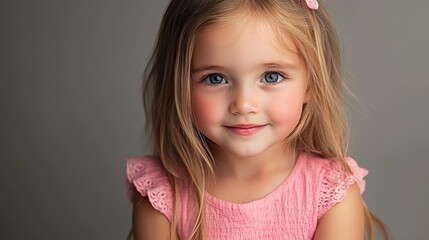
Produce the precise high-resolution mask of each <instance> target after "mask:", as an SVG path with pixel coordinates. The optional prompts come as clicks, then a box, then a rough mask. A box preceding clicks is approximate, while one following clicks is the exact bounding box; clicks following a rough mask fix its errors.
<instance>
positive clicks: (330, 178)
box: [303, 154, 368, 219]
mask: <svg viewBox="0 0 429 240" xmlns="http://www.w3.org/2000/svg"><path fill="white" fill-rule="evenodd" d="M303 160H304V161H305V162H304V164H305V167H304V168H303V169H304V170H303V171H305V175H306V176H307V178H310V179H311V182H313V184H314V186H315V197H316V201H317V215H318V216H317V219H320V218H321V217H322V216H323V215H324V214H325V213H326V212H327V211H328V210H329V209H331V208H332V207H333V206H334V205H336V204H337V203H339V202H342V201H343V200H344V199H345V198H346V196H347V193H348V192H349V190H350V189H356V190H357V192H358V193H359V198H360V194H361V193H363V191H365V179H364V177H365V176H366V175H367V174H368V170H366V169H364V168H361V167H359V166H358V164H357V162H356V161H355V160H354V159H353V158H351V157H347V158H346V163H347V165H348V167H349V169H350V170H351V171H347V170H346V169H344V168H343V166H342V165H341V163H340V162H339V161H337V160H335V159H326V158H320V157H316V156H312V155H310V154H306V156H305V157H304V159H303ZM352 186H354V187H353V188H352Z"/></svg>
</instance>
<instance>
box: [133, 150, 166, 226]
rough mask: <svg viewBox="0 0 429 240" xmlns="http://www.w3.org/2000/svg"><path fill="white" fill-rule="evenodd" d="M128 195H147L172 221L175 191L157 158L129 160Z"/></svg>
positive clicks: (154, 205)
mask: <svg viewBox="0 0 429 240" xmlns="http://www.w3.org/2000/svg"><path fill="white" fill-rule="evenodd" d="M127 186H128V196H129V198H130V200H131V201H132V200H133V199H134V197H135V194H141V196H143V197H145V196H147V197H148V198H149V201H150V203H151V204H152V206H153V208H154V209H156V210H158V211H159V212H161V213H162V214H164V215H165V216H166V217H167V218H168V220H170V221H171V217H172V215H173V210H172V209H173V191H172V187H171V185H170V182H169V181H168V177H167V174H166V172H165V170H164V168H163V167H162V165H161V162H160V160H159V159H157V158H152V157H145V158H130V159H128V160H127Z"/></svg>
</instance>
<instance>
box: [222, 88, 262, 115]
mask: <svg viewBox="0 0 429 240" xmlns="http://www.w3.org/2000/svg"><path fill="white" fill-rule="evenodd" d="M257 100H258V98H257V96H256V92H255V91H253V90H252V89H250V88H244V87H239V88H237V89H235V90H234V91H233V92H232V95H231V103H230V105H229V109H228V110H229V112H230V113H231V114H234V115H246V114H250V113H256V112H257V111H258V102H257Z"/></svg>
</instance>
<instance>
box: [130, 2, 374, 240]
mask: <svg viewBox="0 0 429 240" xmlns="http://www.w3.org/2000/svg"><path fill="white" fill-rule="evenodd" d="M340 67H341V66H340V57H339V49H338V40H337V37H336V33H335V31H334V29H333V26H332V24H331V22H330V19H329V17H328V14H327V12H326V10H325V8H323V6H322V5H321V3H320V2H318V1H317V0H307V1H305V0H172V1H171V3H170V5H169V6H168V8H167V10H166V12H165V15H164V18H163V21H162V24H161V27H160V32H159V36H158V40H157V44H156V48H155V51H154V54H153V56H152V58H151V61H150V63H149V65H148V68H147V70H146V73H147V74H146V78H145V80H146V81H145V88H144V97H145V107H146V113H147V116H148V122H149V123H150V126H151V130H152V136H153V143H154V152H155V155H156V157H145V158H132V159H129V160H128V162H127V176H128V182H129V186H130V190H131V191H130V193H131V198H132V200H133V202H134V210H133V233H134V238H135V239H182V240H185V239H318V240H320V239H329V240H336V239H338V240H344V239H363V238H364V228H365V219H366V220H367V221H366V223H367V226H368V230H369V231H368V232H369V237H370V239H374V231H373V227H372V222H373V220H376V221H378V220H377V219H376V218H375V217H374V216H372V215H371V214H370V213H369V211H368V210H367V209H366V207H365V204H364V201H363V200H362V198H361V195H360V193H362V192H363V191H364V189H365V181H364V180H363V177H365V175H366V174H367V171H366V170H365V169H363V168H360V167H358V165H357V164H356V162H355V161H354V160H353V159H352V158H350V157H348V156H347V155H346V153H347V137H346V133H347V124H346V119H345V114H344V111H343V96H342V95H343V94H342V92H343V88H342V80H341V68H340Z"/></svg>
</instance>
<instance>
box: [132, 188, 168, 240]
mask: <svg viewBox="0 0 429 240" xmlns="http://www.w3.org/2000/svg"><path fill="white" fill-rule="evenodd" d="M132 223H133V228H132V232H133V239H135V240H146V239H170V222H169V220H168V219H167V217H166V216H165V215H164V214H162V213H161V212H159V211H158V210H156V209H154V208H153V206H152V203H151V202H150V201H149V198H147V197H141V196H140V197H136V198H135V199H134V205H133V218H132ZM173 239H174V238H173Z"/></svg>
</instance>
